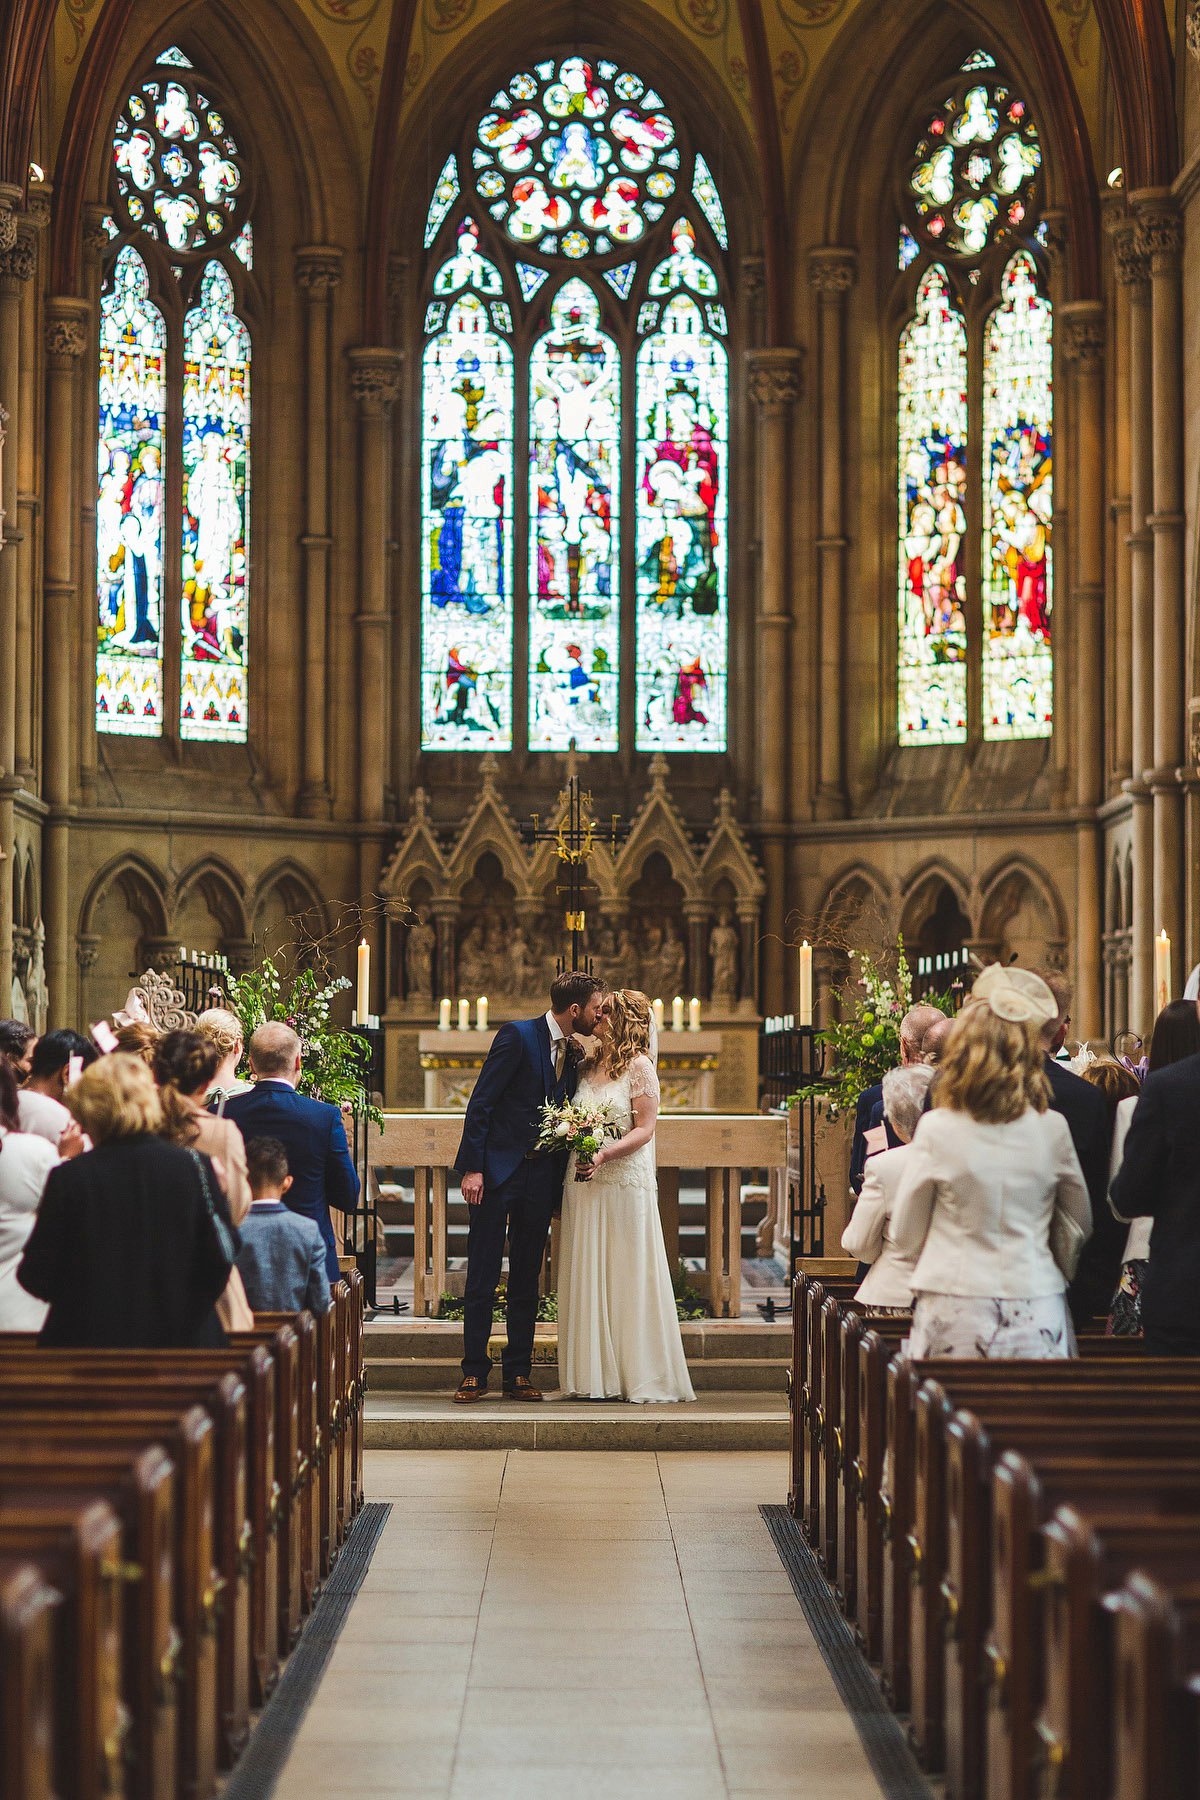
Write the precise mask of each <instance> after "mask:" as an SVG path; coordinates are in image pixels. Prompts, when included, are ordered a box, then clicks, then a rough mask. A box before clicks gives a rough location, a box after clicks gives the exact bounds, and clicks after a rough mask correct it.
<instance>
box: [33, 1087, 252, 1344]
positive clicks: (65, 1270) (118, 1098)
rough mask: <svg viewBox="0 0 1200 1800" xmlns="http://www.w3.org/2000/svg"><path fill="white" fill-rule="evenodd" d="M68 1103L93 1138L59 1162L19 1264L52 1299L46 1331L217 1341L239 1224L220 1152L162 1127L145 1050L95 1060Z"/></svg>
mask: <svg viewBox="0 0 1200 1800" xmlns="http://www.w3.org/2000/svg"><path fill="white" fill-rule="evenodd" d="M67 1104H68V1106H69V1107H70V1110H71V1113H72V1114H73V1116H74V1117H75V1119H76V1120H77V1121H78V1123H79V1125H80V1126H81V1127H82V1129H83V1130H84V1131H85V1132H86V1133H87V1134H88V1136H89V1137H90V1138H91V1140H92V1142H93V1144H94V1145H95V1149H94V1150H93V1151H92V1152H91V1153H90V1154H89V1155H87V1156H81V1157H79V1158H78V1159H77V1160H76V1161H74V1162H66V1163H61V1164H60V1165H59V1166H58V1167H57V1168H56V1169H52V1170H51V1172H50V1178H49V1180H48V1181H47V1183H46V1191H45V1194H44V1195H43V1197H42V1204H41V1206H40V1207H39V1208H38V1214H37V1220H36V1223H35V1224H34V1227H33V1230H32V1232H31V1233H30V1236H29V1241H28V1243H27V1244H26V1246H25V1255H24V1257H23V1258H22V1260H21V1263H20V1266H19V1267H18V1269H17V1280H18V1281H19V1282H20V1284H21V1286H22V1287H23V1288H24V1289H25V1291H26V1292H27V1293H29V1294H33V1295H34V1296H35V1297H36V1298H37V1299H39V1300H45V1301H48V1302H49V1307H50V1310H49V1314H48V1316H47V1319H46V1323H45V1324H44V1326H43V1327H42V1333H41V1338H42V1342H43V1343H44V1344H76V1345H86V1344H97V1345H124V1346H128V1347H130V1348H138V1347H141V1348H147V1349H154V1348H158V1347H160V1346H167V1345H180V1346H189V1345H190V1346H196V1347H202V1348H203V1347H214V1346H215V1347H219V1346H220V1345H221V1344H223V1343H224V1342H225V1333H224V1332H223V1331H222V1329H221V1325H220V1321H219V1320H218V1318H217V1313H216V1302H217V1300H218V1299H219V1298H220V1296H221V1294H222V1293H224V1291H225V1286H226V1283H227V1282H228V1280H229V1271H230V1269H231V1268H232V1267H233V1259H234V1256H235V1254H236V1251H237V1233H236V1232H235V1231H234V1229H233V1226H232V1222H231V1221H230V1218H229V1213H228V1209H227V1207H226V1203H225V1197H224V1195H223V1194H222V1193H221V1189H220V1184H219V1183H218V1181H217V1178H216V1174H215V1172H214V1170H213V1166H212V1164H211V1163H210V1162H209V1160H208V1158H207V1157H206V1156H203V1155H201V1154H198V1153H197V1152H196V1151H194V1150H185V1149H183V1148H181V1147H180V1146H179V1145H177V1144H169V1143H167V1142H166V1141H165V1139H163V1138H161V1137H159V1136H158V1131H159V1128H160V1126H161V1124H162V1109H161V1106H160V1104H159V1099H158V1093H157V1091H156V1089H155V1086H154V1078H153V1076H152V1075H151V1073H150V1071H149V1069H148V1068H147V1067H146V1065H145V1063H143V1062H141V1061H139V1060H138V1058H136V1057H133V1056H126V1055H123V1054H121V1053H120V1052H117V1051H114V1053H113V1054H112V1055H111V1056H105V1057H103V1058H102V1059H101V1060H100V1061H99V1062H98V1063H95V1064H94V1065H93V1066H92V1067H91V1068H89V1069H85V1071H84V1073H83V1075H82V1076H81V1077H80V1079H79V1080H78V1081H77V1082H75V1083H74V1085H73V1086H72V1087H70V1088H69V1089H68V1090H67ZM2 1154H3V1152H0V1155H2Z"/></svg>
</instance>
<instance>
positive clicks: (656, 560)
mask: <svg viewBox="0 0 1200 1800" xmlns="http://www.w3.org/2000/svg"><path fill="white" fill-rule="evenodd" d="M681 236H682V234H681V233H680V232H679V231H678V230H677V231H676V234H675V237H676V245H677V247H676V250H675V253H674V254H673V255H672V256H671V257H670V258H669V259H668V261H667V262H666V263H664V264H662V265H661V266H660V268H659V269H657V270H656V271H655V273H654V275H653V277H652V279H651V284H650V285H651V291H652V292H661V291H662V290H663V288H664V287H666V286H667V285H668V283H669V284H670V285H672V286H674V287H675V288H676V289H677V291H676V292H675V293H673V294H672V295H671V298H670V299H669V300H668V301H667V302H666V304H665V306H664V307H663V309H662V315H661V321H660V322H658V328H657V329H656V330H654V331H653V332H652V334H651V335H649V336H648V337H646V339H645V340H644V342H643V343H642V346H641V348H640V349H639V351H638V359H637V408H638V445H637V471H636V473H637V550H636V559H637V737H636V742H637V748H638V749H639V750H666V749H675V750H723V749H724V748H725V700H726V643H727V637H728V621H727V615H726V550H725V511H726V487H727V481H726V471H725V463H726V446H727V444H728V439H729V431H728V407H729V401H728V390H729V381H728V367H727V360H726V353H725V347H724V345H723V344H722V343H721V342H720V340H719V338H717V337H716V336H714V335H713V332H712V331H711V330H710V329H708V325H707V324H706V321H705V318H704V316H703V315H702V313H701V310H700V307H699V305H698V304H697V302H696V301H695V300H694V299H693V298H692V296H691V294H690V293H688V292H687V291H678V290H679V289H681V288H683V289H685V290H686V288H693V289H695V288H699V291H701V292H705V291H707V281H706V279H705V275H704V272H707V276H709V277H711V279H712V284H713V289H714V291H715V288H716V277H715V275H713V273H712V271H711V270H710V269H709V268H708V265H707V264H706V263H704V264H702V263H700V261H699V258H696V257H695V256H694V252H692V251H690V250H689V251H687V252H686V253H683V254H681V253H680V251H679V249H678V243H679V240H680V238H681ZM696 265H699V267H697V266H696Z"/></svg>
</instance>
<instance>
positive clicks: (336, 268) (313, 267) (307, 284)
mask: <svg viewBox="0 0 1200 1800" xmlns="http://www.w3.org/2000/svg"><path fill="white" fill-rule="evenodd" d="M295 275H296V286H297V287H298V288H299V289H300V290H301V292H302V293H303V294H304V295H305V296H306V298H307V299H309V300H313V301H318V300H327V299H328V298H329V296H330V294H332V292H333V290H334V288H335V287H336V286H337V285H338V283H339V281H340V280H341V279H342V252H341V251H340V250H339V249H338V247H337V245H336V244H301V245H300V246H299V248H298V249H297V251H296V269H295Z"/></svg>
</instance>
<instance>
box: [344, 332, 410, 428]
mask: <svg viewBox="0 0 1200 1800" xmlns="http://www.w3.org/2000/svg"><path fill="white" fill-rule="evenodd" d="M347 354H348V355H349V358H350V388H351V392H352V393H353V395H354V398H355V400H356V401H357V402H358V404H359V406H360V407H361V408H362V410H363V411H364V412H365V411H367V410H368V409H370V408H372V407H388V406H391V404H392V402H393V401H394V400H395V399H396V398H397V396H398V395H399V393H400V371H401V369H402V367H403V364H404V352H403V350H392V349H388V348H387V347H385V346H383V345H379V346H377V347H369V346H367V345H363V346H361V347H360V348H358V349H356V350H351V351H349V352H348V353H347Z"/></svg>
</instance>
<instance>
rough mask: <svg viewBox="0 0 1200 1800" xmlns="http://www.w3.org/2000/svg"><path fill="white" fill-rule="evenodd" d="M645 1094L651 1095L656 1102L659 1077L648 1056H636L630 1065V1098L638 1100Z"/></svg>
mask: <svg viewBox="0 0 1200 1800" xmlns="http://www.w3.org/2000/svg"><path fill="white" fill-rule="evenodd" d="M643 1094H651V1095H653V1097H654V1099H655V1100H657V1099H658V1097H659V1086H658V1076H657V1075H656V1074H655V1072H654V1064H653V1063H652V1062H651V1061H650V1058H649V1057H648V1056H635V1057H634V1059H633V1061H632V1062H631V1063H630V1065H629V1098H630V1099H631V1100H637V1099H639V1098H640V1097H641V1096H642V1095H643Z"/></svg>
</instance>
